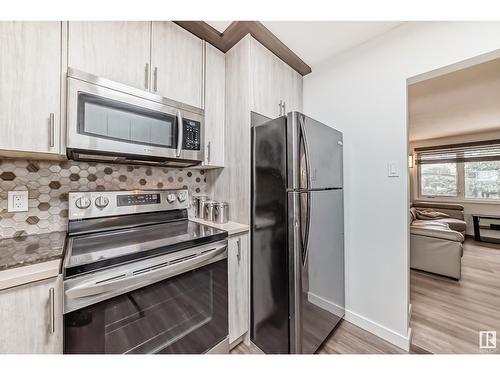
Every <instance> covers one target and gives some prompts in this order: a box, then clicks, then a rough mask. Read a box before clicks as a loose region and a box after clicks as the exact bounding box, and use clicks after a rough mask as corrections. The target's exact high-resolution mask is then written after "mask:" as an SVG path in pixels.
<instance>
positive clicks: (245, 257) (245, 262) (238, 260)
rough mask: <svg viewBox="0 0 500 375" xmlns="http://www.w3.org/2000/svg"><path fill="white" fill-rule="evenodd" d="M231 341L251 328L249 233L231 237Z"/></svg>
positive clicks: (229, 256) (229, 254)
mask: <svg viewBox="0 0 500 375" xmlns="http://www.w3.org/2000/svg"><path fill="white" fill-rule="evenodd" d="M228 243H229V244H228V278H229V343H230V344H232V343H234V342H235V341H236V340H238V339H240V338H241V337H242V336H243V335H245V334H247V333H248V331H249V328H250V279H249V274H250V244H249V236H248V234H246V233H245V234H240V235H234V236H232V237H229V240H228Z"/></svg>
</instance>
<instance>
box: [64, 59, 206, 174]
mask: <svg viewBox="0 0 500 375" xmlns="http://www.w3.org/2000/svg"><path fill="white" fill-rule="evenodd" d="M67 108H68V118H67V143H66V150H67V155H68V158H69V159H73V160H85V161H103V162H113V163H127V164H149V165H163V166H170V167H176V168H182V167H189V166H193V165H197V164H200V163H201V162H202V161H203V157H204V150H203V145H204V142H203V139H204V111H203V110H202V109H199V108H196V107H192V106H189V105H186V104H183V103H179V102H176V101H173V100H170V99H167V98H164V97H161V96H159V95H156V94H152V93H149V92H146V91H143V90H139V89H136V88H132V87H129V86H126V85H123V84H120V83H117V82H113V81H110V80H107V79H104V78H101V77H96V76H94V75H91V74H88V73H85V72H81V71H78V70H75V69H71V68H70V69H69V71H68V102H67Z"/></svg>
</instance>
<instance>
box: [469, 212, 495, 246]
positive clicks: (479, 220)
mask: <svg viewBox="0 0 500 375" xmlns="http://www.w3.org/2000/svg"><path fill="white" fill-rule="evenodd" d="M472 221H473V223H474V239H475V240H476V241H482V242H493V243H500V215H483V214H473V215H472Z"/></svg>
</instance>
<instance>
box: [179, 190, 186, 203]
mask: <svg viewBox="0 0 500 375" xmlns="http://www.w3.org/2000/svg"><path fill="white" fill-rule="evenodd" d="M177 199H178V200H179V202H184V201H185V200H186V199H187V193H186V192H185V191H181V192H180V193H179V195H178V196H177Z"/></svg>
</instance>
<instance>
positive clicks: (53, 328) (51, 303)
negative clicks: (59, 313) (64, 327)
mask: <svg viewBox="0 0 500 375" xmlns="http://www.w3.org/2000/svg"><path fill="white" fill-rule="evenodd" d="M54 304H55V291H54V288H50V289H49V308H50V333H51V334H53V333H54V332H55V331H56V316H55V314H56V311H55V305H54Z"/></svg>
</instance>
